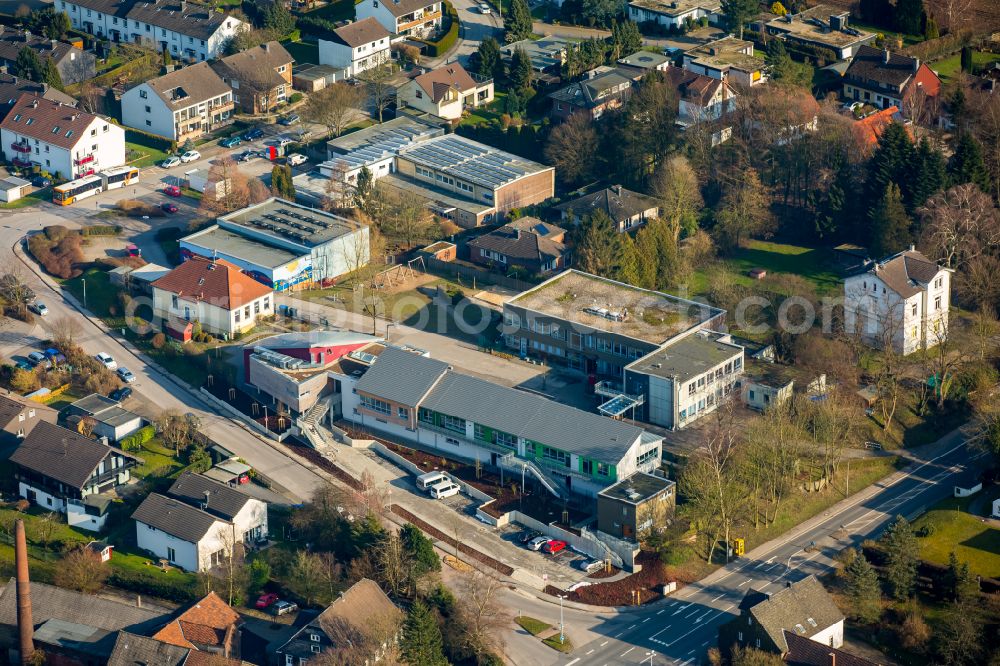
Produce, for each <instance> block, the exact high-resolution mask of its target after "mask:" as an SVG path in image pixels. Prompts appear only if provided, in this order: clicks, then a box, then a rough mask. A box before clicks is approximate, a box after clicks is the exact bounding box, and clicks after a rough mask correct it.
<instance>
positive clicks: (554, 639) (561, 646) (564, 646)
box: [542, 634, 573, 652]
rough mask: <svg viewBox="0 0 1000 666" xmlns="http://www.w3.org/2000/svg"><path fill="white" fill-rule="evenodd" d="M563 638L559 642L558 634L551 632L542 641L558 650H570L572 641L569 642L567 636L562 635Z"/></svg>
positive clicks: (571, 649)
mask: <svg viewBox="0 0 1000 666" xmlns="http://www.w3.org/2000/svg"><path fill="white" fill-rule="evenodd" d="M563 639H564V641H563V642H562V643H560V642H559V634H553V635H552V636H549V637H548V638H546V639H545V640H544V641H542V642H543V643H545V644H546V645H548V646H549V647H550V648H552V649H553V650H559V651H560V652H572V651H573V643H572V642H570V640H569V636H563Z"/></svg>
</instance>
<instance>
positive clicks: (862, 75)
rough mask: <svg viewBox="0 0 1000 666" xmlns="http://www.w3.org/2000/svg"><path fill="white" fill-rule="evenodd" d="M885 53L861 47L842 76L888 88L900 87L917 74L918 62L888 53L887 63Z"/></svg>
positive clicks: (908, 57) (880, 50)
mask: <svg viewBox="0 0 1000 666" xmlns="http://www.w3.org/2000/svg"><path fill="white" fill-rule="evenodd" d="M886 53H887V52H886V51H885V50H883V49H877V48H874V47H872V46H868V45H862V46H861V47H860V48H858V51H857V53H855V54H854V59H853V60H851V64H850V66H848V68H847V71H846V72H845V73H844V76H847V77H848V78H852V79H856V80H860V81H865V82H870V81H875V82H877V83H883V84H886V85H890V86H902V85H904V84H906V82H907V81H909V80H910V78H911V77H912V76H913V75H914V74H916V73H917V69H918V68H919V66H920V60H918V59H916V58H912V57H910V56H907V55H903V54H902V53H889V62H886V61H885V55H886Z"/></svg>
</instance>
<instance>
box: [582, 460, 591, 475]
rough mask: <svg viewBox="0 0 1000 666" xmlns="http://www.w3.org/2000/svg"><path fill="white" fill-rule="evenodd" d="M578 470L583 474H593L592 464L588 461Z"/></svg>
mask: <svg viewBox="0 0 1000 666" xmlns="http://www.w3.org/2000/svg"><path fill="white" fill-rule="evenodd" d="M580 469H581V470H582V471H583V473H584V474H593V473H594V463H593V462H591V461H590V460H584V461H583V463H582V464H581V465H580Z"/></svg>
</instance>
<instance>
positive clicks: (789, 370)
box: [743, 361, 799, 388]
mask: <svg viewBox="0 0 1000 666" xmlns="http://www.w3.org/2000/svg"><path fill="white" fill-rule="evenodd" d="M797 375H799V373H798V372H796V369H795V368H793V367H792V366H790V365H784V364H782V363H770V362H767V361H754V362H752V363H745V364H744V366H743V376H744V377H745V378H746V381H748V382H757V383H760V384H764V385H767V386H771V387H773V388H779V387H782V386H785V385H787V384H788V383H789V382H793V381H795V380H796V379H798V378H799V377H798V376H797Z"/></svg>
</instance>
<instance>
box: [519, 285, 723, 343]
mask: <svg viewBox="0 0 1000 666" xmlns="http://www.w3.org/2000/svg"><path fill="white" fill-rule="evenodd" d="M508 303H509V304H510V305H514V306H518V307H522V308H524V309H526V310H531V311H532V312H536V313H539V314H544V315H548V316H551V317H556V318H559V319H563V320H566V321H572V322H576V323H579V324H582V325H584V326H587V327H589V328H593V329H597V330H602V331H607V332H608V333H614V334H616V335H623V336H627V337H630V338H635V339H637V340H642V341H644V342H647V343H649V344H652V345H661V344H663V343H664V342H666V341H667V340H670V339H671V338H673V337H674V336H676V335H677V334H679V333H682V332H684V331H688V330H691V329H692V328H695V327H697V326H700V325H702V324H703V323H705V322H706V321H708V320H710V319H712V318H713V317H716V316H718V315H720V314H724V313H725V311H724V310H720V309H719V308H716V307H713V306H711V305H708V304H705V303H698V302H696V301H690V300H687V299H684V298H679V297H677V296H672V295H670V294H664V293H662V292H658V291H651V290H648V289H640V288H638V287H633V286H631V285H627V284H624V283H622V282H615V281H614V280H609V279H607V278H602V277H598V276H596V275H591V274H589V273H583V272H581V271H577V270H573V269H570V270H567V271H564V272H562V273H560V274H559V275H556V276H555V277H552V278H549V279H548V280H546V281H545V282H543V283H542V284H540V285H538V286H537V287H534V288H533V289H529V290H528V291H525V292H522V293H520V294H518V295H517V296H515V297H514V298H513V299H511V300H510V301H508ZM602 310H603V311H602ZM615 313H617V314H619V315H623V318H622V319H621V320H616V318H615V317H614V315H615Z"/></svg>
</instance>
